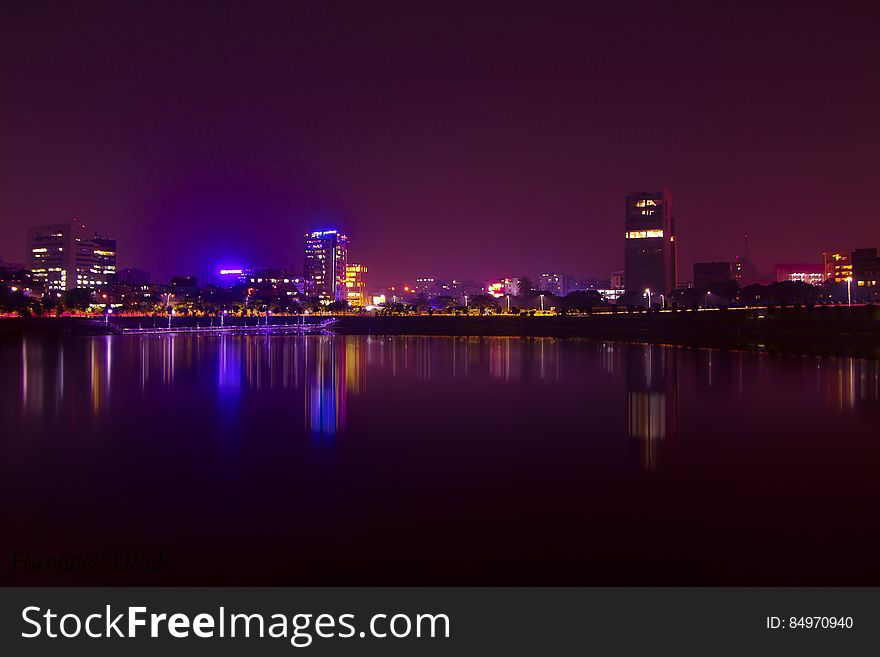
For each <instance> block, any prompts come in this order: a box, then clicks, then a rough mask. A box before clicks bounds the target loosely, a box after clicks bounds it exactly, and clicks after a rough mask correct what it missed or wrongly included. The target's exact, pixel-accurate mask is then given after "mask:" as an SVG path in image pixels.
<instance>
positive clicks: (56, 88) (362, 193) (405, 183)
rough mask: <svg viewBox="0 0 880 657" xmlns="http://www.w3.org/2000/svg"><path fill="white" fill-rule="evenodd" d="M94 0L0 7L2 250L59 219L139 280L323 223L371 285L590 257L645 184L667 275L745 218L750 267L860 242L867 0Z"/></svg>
mask: <svg viewBox="0 0 880 657" xmlns="http://www.w3.org/2000/svg"><path fill="white" fill-rule="evenodd" d="M117 4H118V6H116V7H113V6H112V5H105V6H102V5H93V4H89V3H85V2H79V3H65V4H60V3H59V4H57V5H53V4H39V3H24V2H22V3H19V6H17V7H10V6H4V7H3V9H2V10H0V11H2V14H0V85H2V92H0V257H2V258H3V259H5V260H11V261H18V262H22V261H24V259H25V226H27V225H28V224H32V223H53V222H59V221H65V220H68V219H69V218H70V217H73V216H77V217H79V218H80V219H82V220H83V221H84V222H85V223H86V224H87V225H89V226H93V227H95V228H96V229H98V230H99V231H101V232H103V233H106V234H110V235H112V236H115V237H117V238H118V240H119V252H120V260H119V266H120V267H140V268H144V269H147V270H149V271H151V272H153V274H154V279H162V278H166V277H168V276H170V275H172V274H180V273H189V272H195V271H198V270H200V269H203V268H205V267H207V266H209V264H215V265H218V264H225V265H231V264H253V265H258V266H285V265H287V266H296V267H297V268H299V267H300V266H301V264H302V234H303V233H304V232H305V231H306V230H309V229H311V228H321V227H327V226H334V227H336V226H338V227H341V228H343V229H345V230H346V231H348V232H349V234H350V235H351V237H352V247H351V256H352V258H353V259H354V260H357V261H363V262H364V263H366V264H367V265H368V266H369V267H370V270H371V276H370V284H371V287H373V285H374V284H383V283H389V282H394V281H406V280H412V278H414V277H415V276H416V275H419V274H434V275H437V276H441V277H442V276H457V277H464V278H474V279H476V280H478V281H479V280H482V279H484V278H486V277H490V276H497V275H503V274H513V275H518V274H520V273H537V272H539V271H540V270H556V271H565V272H571V273H574V274H579V275H583V276H588V275H590V276H607V274H608V272H609V271H611V270H612V269H616V268H619V267H621V266H622V264H623V239H622V235H623V230H624V229H623V197H624V194H626V193H627V192H631V191H640V190H654V189H658V188H660V187H662V186H663V185H666V186H667V187H669V188H670V189H671V190H672V193H673V199H674V208H675V215H676V217H677V222H678V233H679V245H680V253H681V270H680V271H681V277H682V279H683V280H688V279H690V278H691V270H690V266H691V263H692V262H693V261H694V260H717V259H725V260H727V259H732V257H733V256H734V255H735V254H736V253H737V252H739V251H740V249H741V244H742V236H743V234H744V233H749V234H750V236H751V243H752V252H753V255H754V257H755V259H756V260H757V261H758V265H759V267H760V268H761V269H762V270H764V271H769V270H770V269H771V266H772V265H773V263H775V262H784V261H807V262H810V261H812V262H818V261H820V260H821V256H820V255H819V254H820V252H821V251H822V250H827V249H841V250H850V249H852V248H855V247H860V246H880V211H878V203H877V202H876V200H877V197H875V194H877V193H878V181H880V153H878V146H880V128H878V125H880V45H878V44H880V39H878V36H877V30H878V25H880V21H878V18H880V16H878V14H880V10H876V9H874V10H873V11H872V10H871V8H870V5H868V3H863V5H864V7H865V8H864V9H852V8H846V7H845V6H844V5H843V4H842V3H826V6H825V7H823V8H818V9H817V8H814V7H811V6H810V5H809V4H808V3H802V4H791V5H790V6H787V7H786V6H782V5H779V6H777V7H776V8H768V7H769V5H767V6H765V3H761V4H760V5H759V4H758V3H754V5H753V6H752V7H747V6H745V4H732V5H729V6H726V7H719V6H716V5H715V3H700V4H699V5H694V6H688V7H685V6H683V5H676V4H674V3H657V2H651V3H632V2H630V3H625V5H624V6H623V7H619V6H617V5H619V4H620V3H607V4H608V8H605V9H595V8H569V6H570V5H573V4H574V3H571V2H565V3H559V5H558V7H557V8H554V7H553V4H554V3H551V2H546V1H545V2H536V3H533V4H530V5H529V4H522V3H518V4H517V9H516V10H512V9H511V8H510V7H505V4H502V3H498V4H497V5H494V6H490V5H485V4H484V5H480V8H478V9H476V8H475V7H477V5H478V3H473V2H462V3H453V2H444V3H436V4H426V3H419V2H406V3H395V4H385V3H379V2H375V3H368V2H358V3H350V4H349V5H348V6H346V5H345V4H342V3H332V2H330V3H328V2H312V3H293V2H287V3H277V4H266V3H260V2H243V3H240V4H239V5H237V6H236V5H233V4H226V5H221V3H219V2H216V3H215V2H211V3H207V2H206V3H201V4H200V3H194V2H185V3H184V2H180V3H169V4H164V5H163V4H162V3H158V2H150V3H139V4H140V5H141V6H140V7H135V3H130V2H121V3H117ZM508 4H513V3H508ZM612 4H613V5H615V6H614V8H610V7H611V5H612ZM640 4H641V5H643V6H639V5H640ZM182 5H186V8H181V6H182ZM368 7H372V9H369V8H368ZM860 12H861V13H860Z"/></svg>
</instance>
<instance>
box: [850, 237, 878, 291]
mask: <svg viewBox="0 0 880 657" xmlns="http://www.w3.org/2000/svg"><path fill="white" fill-rule="evenodd" d="M851 260H852V277H853V294H854V296H855V297H856V298H857V299H859V300H860V301H870V302H872V303H875V302H877V301H880V256H878V253H877V249H856V250H855V251H853V252H852V258H851Z"/></svg>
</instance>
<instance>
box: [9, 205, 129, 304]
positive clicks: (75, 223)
mask: <svg viewBox="0 0 880 657" xmlns="http://www.w3.org/2000/svg"><path fill="white" fill-rule="evenodd" d="M27 240H28V246H27V249H28V253H29V254H30V266H31V270H32V271H33V274H34V280H35V281H37V282H40V283H43V285H44V286H45V289H46V291H47V292H50V291H60V290H73V289H75V288H90V289H95V288H97V287H100V286H101V285H106V284H109V283H114V282H116V240H115V239H110V238H108V237H100V236H99V235H98V234H97V233H94V232H92V233H91V234H90V233H89V231H88V230H86V227H85V226H84V225H83V223H82V222H80V221H79V220H78V219H73V220H72V221H70V222H68V223H63V224H51V225H48V226H31V227H30V228H28V235H27Z"/></svg>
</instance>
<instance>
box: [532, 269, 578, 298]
mask: <svg viewBox="0 0 880 657" xmlns="http://www.w3.org/2000/svg"><path fill="white" fill-rule="evenodd" d="M570 288H571V276H569V275H567V274H553V273H547V274H540V275H539V276H538V290H540V291H541V292H549V293H550V294H555V295H556V296H557V297H564V296H565V295H567V294H568V293H569V291H570Z"/></svg>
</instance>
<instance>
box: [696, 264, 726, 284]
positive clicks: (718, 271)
mask: <svg viewBox="0 0 880 657" xmlns="http://www.w3.org/2000/svg"><path fill="white" fill-rule="evenodd" d="M731 280H733V279H732V278H731V271H730V263H729V262H695V263H694V287H695V288H698V289H705V288H707V287H709V286H710V285H713V284H715V283H728V282H730V281H731Z"/></svg>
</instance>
